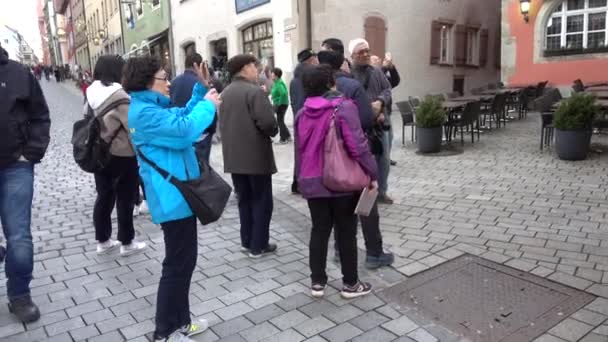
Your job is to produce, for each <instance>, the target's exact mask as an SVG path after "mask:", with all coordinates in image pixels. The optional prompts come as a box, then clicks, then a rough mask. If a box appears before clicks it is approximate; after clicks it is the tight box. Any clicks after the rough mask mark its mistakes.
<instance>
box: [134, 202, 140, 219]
mask: <svg viewBox="0 0 608 342" xmlns="http://www.w3.org/2000/svg"><path fill="white" fill-rule="evenodd" d="M140 213H141V209H140V208H139V206H138V205H137V204H136V205H135V206H134V207H133V217H137V216H139V214H140Z"/></svg>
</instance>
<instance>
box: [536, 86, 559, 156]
mask: <svg viewBox="0 0 608 342" xmlns="http://www.w3.org/2000/svg"><path fill="white" fill-rule="evenodd" d="M561 98H562V95H561V93H560V92H559V90H558V89H556V88H553V89H551V90H549V91H548V92H547V93H546V94H545V95H543V96H541V97H539V98H537V99H536V100H534V108H535V109H536V110H537V111H539V112H540V120H541V130H540V150H541V151H542V150H543V146H549V145H551V143H552V142H553V131H554V127H553V105H554V104H555V103H557V102H558V101H559V100H561Z"/></svg>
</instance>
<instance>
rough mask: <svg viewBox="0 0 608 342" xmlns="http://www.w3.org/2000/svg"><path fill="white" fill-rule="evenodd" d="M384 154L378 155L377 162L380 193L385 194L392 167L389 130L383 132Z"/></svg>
mask: <svg viewBox="0 0 608 342" xmlns="http://www.w3.org/2000/svg"><path fill="white" fill-rule="evenodd" d="M382 150H383V152H382V154H381V155H377V156H375V157H376V163H378V188H379V189H378V193H379V194H380V195H381V196H383V195H386V192H387V191H388V173H389V171H390V167H391V159H390V155H391V150H390V143H389V132H388V131H383V134H382Z"/></svg>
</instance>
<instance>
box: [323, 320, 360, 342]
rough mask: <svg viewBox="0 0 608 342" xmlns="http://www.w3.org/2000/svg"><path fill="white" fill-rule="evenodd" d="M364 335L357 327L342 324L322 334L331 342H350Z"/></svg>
mask: <svg viewBox="0 0 608 342" xmlns="http://www.w3.org/2000/svg"><path fill="white" fill-rule="evenodd" d="M362 333H363V331H361V329H359V328H357V327H355V326H354V325H352V324H350V323H342V324H340V325H338V326H335V327H333V328H331V329H329V330H326V331H324V332H322V333H321V336H322V337H323V338H325V339H326V340H328V341H330V342H343V341H349V340H351V339H352V338H353V337H355V336H359V335H361V334H362Z"/></svg>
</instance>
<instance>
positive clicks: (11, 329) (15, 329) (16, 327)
mask: <svg viewBox="0 0 608 342" xmlns="http://www.w3.org/2000/svg"><path fill="white" fill-rule="evenodd" d="M24 331H25V329H24V328H23V324H21V323H12V324H8V325H5V326H2V327H0V338H3V337H7V336H11V335H15V334H18V333H20V332H24Z"/></svg>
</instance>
